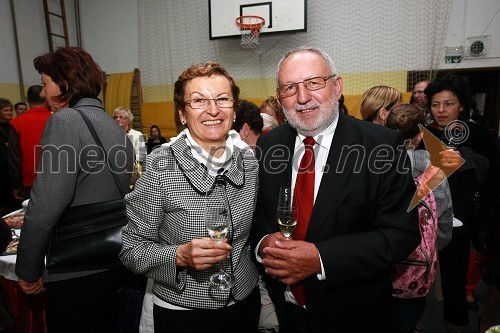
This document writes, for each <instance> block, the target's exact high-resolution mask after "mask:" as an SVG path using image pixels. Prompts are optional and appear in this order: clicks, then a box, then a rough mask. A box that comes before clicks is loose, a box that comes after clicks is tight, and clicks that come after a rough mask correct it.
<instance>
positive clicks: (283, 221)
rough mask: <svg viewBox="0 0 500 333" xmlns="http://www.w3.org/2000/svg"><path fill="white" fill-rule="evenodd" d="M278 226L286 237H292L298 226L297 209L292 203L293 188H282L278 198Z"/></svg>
mask: <svg viewBox="0 0 500 333" xmlns="http://www.w3.org/2000/svg"><path fill="white" fill-rule="evenodd" d="M276 213H277V220H278V227H279V228H280V231H281V233H282V234H283V236H285V238H286V239H290V237H291V236H292V233H293V231H294V230H295V227H296V226H297V209H296V208H294V207H293V205H292V190H291V188H289V187H282V188H280V194H279V199H278V209H277V211H276Z"/></svg>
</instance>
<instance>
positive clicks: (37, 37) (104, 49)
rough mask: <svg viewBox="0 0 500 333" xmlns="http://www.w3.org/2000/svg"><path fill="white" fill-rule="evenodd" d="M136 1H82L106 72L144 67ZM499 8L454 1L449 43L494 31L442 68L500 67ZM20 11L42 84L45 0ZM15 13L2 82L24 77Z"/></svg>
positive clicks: (0, 64) (28, 77) (22, 36)
mask: <svg viewBox="0 0 500 333" xmlns="http://www.w3.org/2000/svg"><path fill="white" fill-rule="evenodd" d="M165 1H169V2H173V0H165ZM189 1H191V0H189ZM309 1H314V0H309ZM435 1H439V0H435ZM205 2H206V0H205V1H204V3H205ZM137 3H138V2H137V0H106V1H102V0H80V15H81V28H82V44H83V45H82V46H83V47H84V48H86V49H87V50H88V51H89V52H90V53H91V54H92V55H93V56H94V58H95V60H96V61H97V62H98V63H99V64H100V65H101V67H102V68H103V70H105V71H106V72H107V73H117V72H128V71H131V70H133V69H134V68H136V67H138V66H139V65H138V64H139V60H138V53H139V52H138V48H139V46H138V45H139V42H138V28H137V26H138V19H137V17H138V8H137V6H138V4H137ZM465 5H467V12H466V13H464V7H465ZM66 7H67V8H66V9H67V16H68V21H69V25H70V27H69V28H70V32H69V37H70V40H71V44H72V45H76V36H75V29H74V18H73V15H74V7H73V1H71V0H66ZM207 7H208V6H207ZM499 8H500V1H499V0H454V1H453V5H452V12H451V15H450V20H449V26H448V32H447V36H446V42H445V45H446V46H458V45H462V44H463V42H464V38H466V37H468V36H475V35H481V34H491V38H492V42H491V53H490V55H489V56H488V57H487V58H479V59H474V60H462V62H461V63H460V64H454V65H448V64H445V63H444V52H443V60H442V63H441V65H440V67H441V68H471V67H490V66H500V14H499V13H498V9H499ZM15 10H16V16H17V28H18V34H19V43H20V51H21V62H22V71H23V77H24V83H25V84H27V85H29V84H37V83H39V82H40V79H39V75H38V73H36V71H35V70H34V69H33V58H34V57H36V56H37V55H39V54H42V53H45V52H47V51H48V43H47V34H46V28H45V18H44V15H43V3H42V1H41V0H15ZM10 13H11V9H10V0H0V31H1V32H2V33H1V34H0V45H2V47H1V48H0V84H1V83H16V84H17V83H18V82H19V76H18V72H17V61H16V54H15V48H14V47H15V46H14V45H15V44H14V33H13V28H12V20H11V14H10ZM495 14H496V16H495V17H494V15H495ZM207 15H208V13H207ZM312 19H314V18H311V17H309V18H308V20H312ZM492 19H493V20H492ZM490 21H491V23H490ZM464 23H465V24H464ZM488 23H490V24H489V26H487V25H488ZM207 38H208V37H207ZM0 95H1V94H0Z"/></svg>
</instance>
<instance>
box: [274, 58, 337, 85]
mask: <svg viewBox="0 0 500 333" xmlns="http://www.w3.org/2000/svg"><path fill="white" fill-rule="evenodd" d="M329 74H333V73H330V69H329V67H328V64H327V63H326V61H325V60H324V59H323V58H322V57H321V56H320V55H319V54H316V53H312V52H299V53H296V54H292V55H291V56H290V57H288V58H287V59H285V61H284V62H283V65H282V66H281V69H280V72H279V75H278V80H279V81H283V80H285V81H302V80H305V79H308V78H311V77H315V76H323V75H329Z"/></svg>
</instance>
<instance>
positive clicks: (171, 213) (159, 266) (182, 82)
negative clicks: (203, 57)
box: [120, 62, 260, 332]
mask: <svg viewBox="0 0 500 333" xmlns="http://www.w3.org/2000/svg"><path fill="white" fill-rule="evenodd" d="M238 95H239V88H238V87H237V86H236V84H235V83H234V80H233V79H232V77H231V76H230V75H229V74H228V73H227V71H226V70H225V69H224V68H222V67H221V66H220V65H219V64H218V63H215V62H207V63H205V64H200V65H194V66H191V67H190V68H188V69H187V70H185V71H184V72H183V73H182V74H181V75H180V76H179V79H178V80H177V82H176V83H175V88H174V100H175V107H176V110H177V112H178V114H176V117H177V121H180V122H181V123H182V125H183V126H184V127H185V129H184V130H183V131H182V132H181V133H180V134H179V135H178V136H177V137H176V138H175V140H172V142H171V143H170V144H169V145H167V146H164V147H161V148H159V149H156V150H155V151H154V152H153V153H152V154H150V155H148V158H147V159H146V170H147V171H146V173H145V174H144V175H143V176H142V177H141V178H140V179H139V181H138V182H137V183H136V188H135V189H134V191H133V192H132V193H130V194H128V195H127V196H126V199H127V208H128V215H129V224H128V225H127V226H126V227H125V228H124V230H123V248H122V252H121V254H120V256H121V259H122V261H123V263H124V264H125V265H126V266H127V267H128V268H130V269H131V270H133V271H135V272H138V273H141V274H145V275H147V276H148V277H149V278H151V279H153V280H154V285H153V294H154V297H153V302H154V309H153V316H154V327H155V331H156V332H166V331H167V330H168V332H180V331H182V332H198V331H203V332H207V331H217V332H256V331H257V325H258V319H259V312H260V297H259V290H258V287H257V282H258V272H257V268H256V266H255V265H254V263H253V262H252V260H251V253H250V248H249V244H248V237H249V233H250V226H251V223H252V217H253V211H254V209H255V202H256V193H257V190H258V168H257V161H256V160H255V158H254V156H253V154H252V153H251V152H250V149H249V148H245V147H241V146H239V144H238V140H237V137H235V136H234V135H233V134H231V133H229V131H230V129H231V127H232V124H233V121H234V119H235V106H236V105H237V103H238ZM220 178H223V179H224V183H225V191H226V194H227V197H228V201H229V205H230V209H229V211H230V213H231V219H232V223H231V227H230V230H229V233H228V237H227V238H226V239H225V240H224V241H223V242H221V243H216V242H215V241H213V240H211V239H210V238H209V237H208V232H207V229H206V227H205V221H204V206H205V205H204V202H205V198H204V195H205V192H206V191H207V189H210V188H211V187H212V186H214V184H215V182H216V180H217V179H220ZM220 265H222V267H223V269H224V270H225V271H226V272H230V273H232V274H234V276H235V277H236V284H235V286H234V287H233V288H231V289H228V290H221V289H219V288H216V287H213V286H211V285H210V280H209V278H210V276H211V275H212V274H214V273H216V272H217V271H218V269H219V267H220Z"/></svg>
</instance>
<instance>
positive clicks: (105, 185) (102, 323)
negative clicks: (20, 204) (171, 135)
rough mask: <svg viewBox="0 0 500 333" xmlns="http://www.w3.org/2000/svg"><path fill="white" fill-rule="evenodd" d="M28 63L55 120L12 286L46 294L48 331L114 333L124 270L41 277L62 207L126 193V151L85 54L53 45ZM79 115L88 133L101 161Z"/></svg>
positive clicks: (129, 154)
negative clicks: (15, 282)
mask: <svg viewBox="0 0 500 333" xmlns="http://www.w3.org/2000/svg"><path fill="white" fill-rule="evenodd" d="M34 64H35V69H36V70H37V71H38V72H39V73H40V74H41V75H42V82H43V86H44V87H43V90H42V92H41V94H40V95H41V96H43V97H45V99H46V100H47V103H48V105H49V106H50V108H51V109H52V111H54V115H53V116H52V117H51V118H49V120H48V121H47V123H46V126H45V130H44V132H43V135H42V139H41V142H40V143H41V146H42V154H41V156H42V157H41V160H40V163H39V165H38V174H37V177H36V179H35V182H34V184H33V187H32V189H31V200H30V202H29V205H28V208H27V212H26V216H25V220H24V225H23V228H22V236H21V239H20V243H19V247H18V250H17V262H16V274H17V276H18V277H19V285H20V286H21V288H22V289H23V291H24V292H25V293H26V294H29V295H31V294H38V293H41V292H43V291H44V290H46V292H45V301H46V319H47V329H48V331H49V332H114V331H115V329H114V327H113V325H114V323H115V321H116V318H115V315H114V314H115V311H116V304H115V300H116V294H117V291H118V289H119V288H120V286H121V283H122V279H123V276H124V272H125V270H124V268H123V267H118V268H111V267H103V268H102V269H99V270H90V269H84V268H82V269H81V270H75V271H71V272H67V273H64V274H57V273H52V272H51V273H48V272H47V271H46V270H45V263H44V259H45V255H46V254H47V251H48V248H49V241H50V237H51V234H52V231H53V230H54V228H55V227H56V225H57V223H58V220H59V218H60V217H61V215H62V214H63V212H64V211H65V210H66V209H67V208H68V207H74V206H80V205H85V204H90V203H96V202H102V201H110V200H115V199H119V198H121V197H122V193H127V192H128V188H129V181H130V175H131V172H132V170H133V161H134V157H133V148H132V145H131V143H130V141H129V140H125V139H124V136H123V131H122V130H121V129H120V127H119V126H118V124H117V123H116V122H115V121H114V120H113V119H112V118H111V117H110V116H109V115H108V114H107V113H106V111H105V110H104V109H103V107H102V104H101V101H100V100H99V99H97V96H98V95H99V93H100V91H101V84H102V77H103V75H102V71H101V69H100V67H99V65H97V63H95V62H94V60H93V59H92V57H91V55H90V54H88V53H87V52H86V51H84V50H83V49H81V48H77V47H66V48H59V49H57V50H56V51H54V52H50V53H47V54H44V55H42V56H39V57H37V58H35V60H34ZM83 115H85V116H86V117H87V118H88V119H89V121H90V123H91V124H92V125H93V127H94V128H95V131H96V132H97V135H98V137H99V138H100V141H101V142H102V145H103V147H104V149H105V150H106V152H107V155H108V160H107V161H106V160H105V159H104V154H103V152H102V150H101V149H100V147H98V146H97V145H96V142H95V141H94V139H93V137H92V135H91V133H90V131H89V129H88V127H87V125H86V123H85V121H84V118H83ZM111 172H115V173H116V175H117V179H118V182H119V187H120V188H119V187H118V186H117V185H118V184H117V183H116V182H115V180H114V178H113V177H112V174H111ZM89 246H90V245H89Z"/></svg>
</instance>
